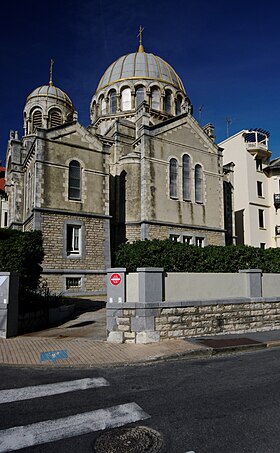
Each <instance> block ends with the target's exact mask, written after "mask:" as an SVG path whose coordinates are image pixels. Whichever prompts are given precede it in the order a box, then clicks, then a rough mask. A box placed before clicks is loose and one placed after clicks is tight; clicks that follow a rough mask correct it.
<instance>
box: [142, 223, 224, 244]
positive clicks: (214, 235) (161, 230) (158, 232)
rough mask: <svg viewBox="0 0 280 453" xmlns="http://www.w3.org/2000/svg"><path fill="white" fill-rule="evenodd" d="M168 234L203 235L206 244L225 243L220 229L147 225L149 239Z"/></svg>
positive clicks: (162, 237)
mask: <svg viewBox="0 0 280 453" xmlns="http://www.w3.org/2000/svg"><path fill="white" fill-rule="evenodd" d="M170 234H178V235H180V236H181V238H180V241H181V242H182V238H183V236H190V237H192V238H194V237H195V236H201V237H205V238H206V240H207V245H225V244H224V233H223V232H220V231H211V230H201V229H188V228H183V227H181V228H180V227H178V226H175V227H170V226H166V225H149V239H168V238H169V237H170Z"/></svg>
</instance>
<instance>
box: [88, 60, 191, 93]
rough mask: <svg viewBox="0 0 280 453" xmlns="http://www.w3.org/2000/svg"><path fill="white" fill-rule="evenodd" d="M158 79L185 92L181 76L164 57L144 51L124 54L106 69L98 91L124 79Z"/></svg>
mask: <svg viewBox="0 0 280 453" xmlns="http://www.w3.org/2000/svg"><path fill="white" fill-rule="evenodd" d="M130 79H133V80H137V79H142V80H143V79H147V80H158V81H160V82H163V83H168V84H170V85H172V86H174V87H175V88H176V89H178V90H180V91H182V92H183V93H185V89H184V86H183V83H182V81H181V79H180V77H179V76H178V75H177V74H176V72H175V71H174V69H173V68H172V67H171V66H170V65H169V64H168V63H167V62H166V61H164V60H163V59H162V58H160V57H157V56H156V55H153V54H152V53H146V52H143V51H140V52H135V53H130V54H128V55H124V56H122V57H120V58H119V59H118V60H116V61H115V62H114V63H112V64H111V65H110V66H109V67H108V69H107V70H106V71H105V73H104V75H103V76H102V77H101V80H100V82H99V84H98V87H97V90H96V92H98V91H99V90H102V89H103V88H105V87H107V86H109V85H112V84H113V83H115V82H121V81H123V80H130Z"/></svg>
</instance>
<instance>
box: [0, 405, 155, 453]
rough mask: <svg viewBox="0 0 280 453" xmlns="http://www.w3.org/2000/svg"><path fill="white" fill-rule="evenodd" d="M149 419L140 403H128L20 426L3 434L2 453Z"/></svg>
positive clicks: (0, 449) (0, 435)
mask: <svg viewBox="0 0 280 453" xmlns="http://www.w3.org/2000/svg"><path fill="white" fill-rule="evenodd" d="M147 418H150V415H149V414H147V413H146V412H144V411H143V409H142V408H141V407H140V406H138V404H136V403H127V404H121V405H119V406H113V407H109V408H107V409H98V410H95V411H92V412H86V413H84V414H78V415H74V416H69V417H65V418H60V419H57V420H47V421H44V422H39V423H34V424H32V425H27V426H17V427H14V428H9V429H5V430H2V431H0V453H4V452H8V451H15V450H20V449H21V448H26V447H31V446H33V445H39V444H44V443H48V442H55V441H56V440H60V439H65V438H69V437H74V436H79V435H81V434H87V433H90V432H94V431H99V430H104V429H108V428H116V427H118V426H123V425H125V424H127V423H133V422H136V421H139V420H146V419H147Z"/></svg>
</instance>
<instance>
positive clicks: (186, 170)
mask: <svg viewBox="0 0 280 453" xmlns="http://www.w3.org/2000/svg"><path fill="white" fill-rule="evenodd" d="M190 186H191V185H190V156H188V155H187V154H184V156H183V200H185V201H186V200H190V198H191V190H190Z"/></svg>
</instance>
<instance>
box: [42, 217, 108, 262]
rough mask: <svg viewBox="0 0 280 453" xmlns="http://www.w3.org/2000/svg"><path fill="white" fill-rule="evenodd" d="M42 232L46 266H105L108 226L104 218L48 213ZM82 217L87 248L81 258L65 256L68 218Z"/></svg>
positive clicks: (44, 219)
mask: <svg viewBox="0 0 280 453" xmlns="http://www.w3.org/2000/svg"><path fill="white" fill-rule="evenodd" d="M42 217H43V222H42V234H43V245H44V252H45V256H44V262H43V267H44V268H47V269H77V268H78V269H105V268H106V264H105V257H104V249H105V241H106V237H105V229H104V219H99V218H94V217H85V216H75V217H73V216H71V215H58V214H53V213H51V214H46V213H44V214H43V215H42ZM73 220H75V221H76V220H79V221H81V222H83V224H84V238H83V241H84V244H85V246H84V249H85V253H84V256H83V257H82V258H72V257H71V258H67V257H66V256H65V253H66V251H65V222H66V221H69V222H70V223H71V221H73Z"/></svg>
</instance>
